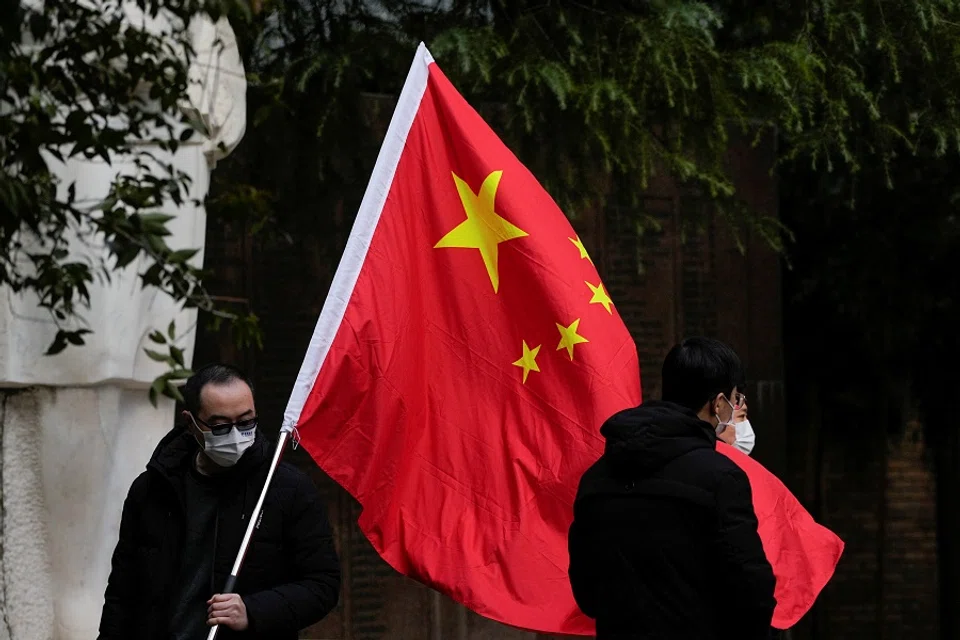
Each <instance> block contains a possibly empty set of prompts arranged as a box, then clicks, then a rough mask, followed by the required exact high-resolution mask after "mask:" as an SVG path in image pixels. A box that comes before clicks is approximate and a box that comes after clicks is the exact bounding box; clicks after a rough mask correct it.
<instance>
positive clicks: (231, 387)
mask: <svg viewBox="0 0 960 640" xmlns="http://www.w3.org/2000/svg"><path fill="white" fill-rule="evenodd" d="M182 393H183V397H184V407H185V411H184V412H183V421H184V428H175V429H174V430H173V431H171V432H170V433H169V434H167V436H165V437H164V438H163V440H161V441H160V444H159V445H158V446H157V448H156V450H155V451H154V454H153V456H152V458H151V460H150V462H149V464H148V465H147V469H146V471H144V472H143V473H142V474H141V475H140V476H139V477H138V478H137V479H136V480H135V481H134V483H133V485H132V486H131V488H130V492H129V494H128V496H127V499H126V502H125V503H124V506H123V515H122V517H121V522H120V539H119V541H118V543H117V547H116V550H115V551H114V555H113V566H112V571H111V573H110V579H109V581H108V584H107V589H106V593H105V597H104V606H103V613H102V616H101V621H100V636H99V637H100V639H101V640H115V639H116V640H119V639H121V638H122V639H124V640H129V639H130V638H137V639H138V640H161V639H163V640H203V639H204V638H206V637H207V634H208V632H209V630H210V627H211V626H212V625H215V624H219V625H220V630H219V632H218V635H217V637H218V638H222V639H223V640H229V639H230V638H249V639H251V640H252V639H262V640H266V639H268V638H269V639H279V640H294V639H295V638H297V633H298V631H299V630H301V629H303V628H306V627H308V626H310V625H312V624H314V623H316V622H318V621H320V620H321V619H322V618H323V617H324V616H326V615H327V614H328V613H329V612H330V611H331V610H332V609H333V608H334V607H335V606H336V604H337V601H338V599H339V592H340V564H339V560H338V558H337V553H336V551H335V549H334V544H333V537H332V535H331V532H330V525H329V522H328V519H327V514H326V510H325V508H324V506H323V503H322V501H321V499H320V496H319V494H318V492H317V490H316V488H315V486H314V485H313V483H312V481H311V480H310V479H309V478H308V477H307V476H306V475H304V474H303V473H301V472H300V471H298V470H296V469H295V468H294V467H293V466H291V465H289V464H287V463H281V464H280V466H279V467H278V468H277V471H276V473H275V475H274V477H273V482H272V484H271V488H270V491H269V492H268V494H267V498H266V501H265V502H264V508H263V511H262V513H261V515H260V518H259V520H258V523H257V529H256V530H255V532H254V534H253V538H252V542H251V545H250V547H249V549H248V551H247V555H246V558H245V560H244V564H243V568H242V569H241V571H240V574H239V576H238V579H237V583H236V588H235V593H226V594H221V593H219V591H220V589H222V588H223V585H224V583H225V581H226V579H227V576H228V575H229V573H230V570H231V568H232V565H233V562H234V560H235V558H236V554H237V552H238V551H239V549H240V542H241V540H242V538H243V535H244V532H245V531H246V528H247V524H248V523H249V521H250V517H251V515H252V513H253V510H254V508H255V505H256V502H257V499H258V498H259V496H260V492H261V490H262V488H263V484H264V481H265V479H266V475H267V472H268V470H269V467H270V462H271V456H272V449H273V447H272V445H271V444H270V443H269V442H268V441H267V440H266V438H265V437H264V436H263V435H262V434H261V433H260V430H259V429H258V425H257V412H256V406H255V404H254V399H253V391H252V387H251V384H250V382H249V380H248V379H247V378H246V376H244V374H243V373H242V372H240V371H239V370H238V369H236V368H234V367H231V366H229V365H223V364H214V365H208V366H206V367H204V368H202V369H200V370H198V371H197V372H196V373H195V374H194V375H193V376H192V377H191V378H190V379H189V380H187V382H186V384H185V385H184V386H183V389H182Z"/></svg>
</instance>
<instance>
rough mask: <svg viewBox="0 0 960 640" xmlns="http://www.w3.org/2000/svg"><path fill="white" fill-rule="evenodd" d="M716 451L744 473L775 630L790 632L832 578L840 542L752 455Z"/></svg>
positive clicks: (721, 447) (719, 445)
mask: <svg viewBox="0 0 960 640" xmlns="http://www.w3.org/2000/svg"><path fill="white" fill-rule="evenodd" d="M717 450H718V451H719V452H720V453H722V454H723V455H725V456H727V457H728V458H730V459H731V460H733V461H734V462H735V463H736V464H737V466H739V467H740V468H741V469H743V471H744V472H745V473H746V474H747V478H748V479H749V480H750V488H751V490H752V492H753V509H754V511H756V513H757V521H758V522H759V523H760V526H759V532H760V539H761V540H762V541H763V551H764V553H765V554H766V556H767V560H769V561H770V564H771V566H773V573H774V576H775V577H776V579H777V587H776V593H775V594H774V596H775V597H776V599H777V608H776V610H774V612H773V626H774V627H776V628H777V629H789V628H790V627H792V626H793V625H795V624H796V623H797V622H799V621H800V618H802V617H803V616H804V615H805V614H806V613H807V611H809V610H810V607H812V606H813V603H814V601H815V600H816V599H817V596H818V595H820V591H821V590H822V589H823V588H824V587H825V586H826V584H827V582H829V581H830V578H832V577H833V572H834V569H836V567H837V563H838V562H839V561H840V555H841V554H842V553H843V541H842V540H841V539H840V538H838V537H837V536H836V535H835V534H834V533H833V532H832V531H830V530H829V529H827V528H826V527H824V526H822V525H820V524H817V523H816V521H814V519H813V516H811V515H810V513H809V512H808V511H807V510H806V509H804V508H803V505H801V504H800V502H799V501H798V500H797V498H796V497H795V496H794V495H793V494H792V493H790V490H789V489H787V488H786V487H785V486H784V484H783V483H782V482H780V480H779V479H778V478H777V477H776V476H775V475H773V474H772V473H770V472H769V471H767V470H766V469H765V468H764V467H763V465H762V464H760V463H759V462H757V461H756V460H754V459H753V458H751V457H750V456H748V455H746V454H744V453H742V452H740V451H738V450H737V449H735V448H733V447H731V446H730V445H728V444H725V443H723V442H718V443H717Z"/></svg>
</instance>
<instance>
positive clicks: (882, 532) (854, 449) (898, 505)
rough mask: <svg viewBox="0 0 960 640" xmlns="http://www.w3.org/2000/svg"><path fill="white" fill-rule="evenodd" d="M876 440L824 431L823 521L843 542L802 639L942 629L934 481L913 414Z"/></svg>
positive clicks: (917, 634)
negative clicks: (853, 438) (833, 572)
mask: <svg viewBox="0 0 960 640" xmlns="http://www.w3.org/2000/svg"><path fill="white" fill-rule="evenodd" d="M827 420H829V418H827ZM869 422H870V421H869V420H865V421H864V428H869ZM878 430H879V431H880V432H881V433H882V429H878ZM873 442H874V444H871V440H870V439H869V438H864V439H863V441H862V442H859V443H857V442H855V441H853V442H851V440H850V439H849V438H848V437H843V436H839V437H838V436H830V435H826V436H825V438H824V445H823V446H824V451H823V457H822V467H821V471H820V478H819V481H820V485H821V486H820V493H821V498H820V503H821V504H820V506H821V514H822V515H821V521H822V522H823V523H824V524H826V525H827V526H829V527H830V528H831V529H833V530H834V531H835V532H836V533H837V534H838V535H839V536H840V537H841V538H843V540H844V541H845V542H846V545H847V546H846V549H845V552H844V556H843V558H842V559H841V562H840V565H839V566H838V568H837V573H836V575H835V577H834V579H833V581H832V582H831V583H830V584H829V585H828V586H827V588H826V589H825V590H824V592H823V594H822V596H821V598H820V601H819V603H818V606H817V609H816V613H815V614H814V615H812V616H809V618H810V619H808V620H805V621H804V623H803V624H802V625H801V628H800V629H798V633H797V634H796V636H795V637H796V638H798V639H799V638H818V639H829V640H846V639H848V638H849V639H859V638H876V639H878V640H899V639H900V638H905V639H917V640H920V639H924V640H925V639H927V638H931V639H932V638H937V637H939V636H938V634H939V625H938V621H937V618H938V609H937V607H938V601H937V541H936V505H935V488H934V482H933V475H932V473H931V470H930V466H929V464H928V456H927V452H926V450H925V447H924V442H923V437H922V429H921V427H920V425H919V423H917V422H916V421H911V422H908V424H907V425H906V427H905V429H904V432H903V434H900V435H896V436H891V437H889V438H887V439H886V440H884V438H883V437H880V438H876V437H874V439H873Z"/></svg>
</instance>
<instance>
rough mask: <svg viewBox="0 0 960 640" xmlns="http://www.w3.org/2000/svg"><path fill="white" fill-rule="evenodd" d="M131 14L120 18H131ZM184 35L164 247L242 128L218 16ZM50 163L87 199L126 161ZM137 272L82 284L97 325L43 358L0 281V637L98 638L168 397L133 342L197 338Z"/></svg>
mask: <svg viewBox="0 0 960 640" xmlns="http://www.w3.org/2000/svg"><path fill="white" fill-rule="evenodd" d="M134 12H135V8H131V9H129V10H128V17H130V19H131V20H132V21H133V20H139V19H140V18H141V16H137V15H135V14H134ZM151 28H162V24H161V25H160V26H159V27H157V26H156V25H151ZM190 35H191V38H192V43H193V48H194V51H195V52H196V58H195V60H194V62H193V64H192V65H191V68H190V76H191V79H192V80H193V81H194V82H193V84H192V85H191V88H190V92H189V95H188V100H187V101H186V102H185V103H184V109H186V110H189V111H190V113H191V115H192V116H193V117H196V118H198V119H199V120H200V121H202V122H203V123H204V125H205V127H206V129H207V132H208V133H209V137H202V136H194V138H193V139H192V140H191V141H190V142H189V143H187V144H185V145H183V146H182V147H180V149H179V150H178V151H177V153H176V154H173V155H171V154H166V153H165V152H162V151H160V150H159V149H156V150H154V153H157V154H159V155H160V157H161V158H163V159H164V160H165V161H168V162H172V163H173V164H174V166H176V167H177V168H178V169H180V170H181V171H184V172H186V173H187V174H188V175H189V176H190V177H191V179H192V185H191V189H190V194H189V199H188V200H187V202H186V203H185V204H184V205H183V206H181V207H179V209H177V208H175V207H173V206H172V205H171V207H170V208H169V209H168V211H169V212H171V213H173V212H175V213H176V214H177V215H176V219H175V220H174V221H172V222H171V224H170V225H169V227H170V229H171V231H172V232H173V235H172V237H170V238H169V239H168V244H170V246H171V247H173V248H175V249H177V248H202V247H203V245H204V234H205V229H206V214H205V212H204V209H203V206H202V204H199V205H198V204H196V203H197V202H199V203H202V202H203V199H204V197H205V195H206V193H207V189H208V187H209V178H210V171H211V170H212V169H213V167H214V166H215V164H216V162H217V160H219V159H221V158H223V157H225V156H226V155H227V154H228V153H229V152H230V151H232V150H233V149H234V148H235V147H236V145H237V144H238V143H239V142H240V139H241V138H242V137H243V134H244V130H245V125H246V80H245V74H244V69H243V64H242V62H241V60H240V54H239V51H238V49H237V45H236V39H235V36H234V33H233V30H232V29H231V27H230V25H229V23H228V22H227V21H226V20H225V19H221V20H220V21H218V22H217V23H213V22H212V21H210V20H209V19H206V18H197V19H195V20H194V21H193V22H192V23H191V25H190ZM51 169H52V170H53V171H55V173H56V174H57V175H58V176H59V177H60V179H61V181H62V183H63V185H62V186H63V188H64V189H65V188H66V187H67V185H69V184H70V183H75V184H76V189H77V196H78V198H84V199H85V200H86V201H88V202H96V201H99V200H101V199H102V198H103V197H104V195H105V194H106V193H107V190H108V189H109V187H110V184H111V183H112V182H113V180H114V178H115V177H116V176H117V175H119V174H121V173H123V172H125V171H131V170H132V165H131V164H130V163H129V162H124V161H123V160H122V159H120V160H119V161H117V162H114V163H112V164H111V165H107V164H106V163H103V162H101V161H87V160H70V161H68V162H67V163H65V164H60V163H56V162H55V161H52V160H51ZM75 245H76V246H74V247H73V248H74V249H75V250H76V251H78V252H79V251H94V252H95V251H98V249H97V248H96V247H90V246H88V245H82V244H80V243H75ZM196 259H197V260H201V259H202V253H201V254H199V255H198V256H197V258H196ZM142 271H143V265H142V264H136V263H135V264H132V265H130V266H129V267H128V268H127V269H126V270H125V271H124V272H122V273H120V274H117V275H116V277H114V279H113V281H112V282H111V283H109V284H98V285H97V286H94V287H92V288H91V291H90V294H91V308H90V309H89V310H88V311H84V317H85V321H86V324H87V326H89V328H90V329H92V330H93V331H94V333H93V334H91V335H88V336H87V338H89V339H88V340H87V345H86V346H84V347H79V348H78V347H71V348H68V349H67V350H66V351H64V352H63V353H61V354H59V355H57V356H44V355H43V353H44V351H45V350H46V348H47V346H48V345H49V344H50V342H51V340H52V339H53V337H54V335H55V333H56V328H55V327H54V326H53V325H52V323H51V322H50V319H49V317H48V316H47V315H45V313H44V312H43V311H42V310H40V309H38V308H37V306H36V299H35V298H32V297H30V296H18V295H15V294H13V293H12V292H11V291H9V290H7V289H0V394H2V395H0V403H2V404H0V430H2V431H0V447H2V450H0V451H2V455H0V464H2V470H0V481H2V485H0V487H2V493H0V499H2V510H0V514H2V522H0V533H2V545H0V549H2V554H0V581H2V584H0V640H6V638H13V639H14V640H34V639H36V640H51V639H53V640H90V639H91V638H95V637H96V636H97V627H98V625H99V620H100V611H101V607H102V604H103V591H104V588H105V586H106V580H107V576H108V575H109V571H110V557H111V554H112V552H113V547H114V545H115V544H116V541H117V536H118V531H119V525H120V511H121V507H122V505H123V500H124V498H125V496H126V492H127V489H128V488H129V486H130V483H131V482H132V481H133V479H134V478H135V477H136V475H137V474H139V473H140V472H141V471H142V470H143V469H144V467H145V465H146V463H147V461H148V460H149V457H150V454H151V453H152V452H153V449H154V447H155V446H156V444H157V442H158V441H159V440H160V438H161V437H162V436H163V435H164V434H165V433H166V432H167V431H168V430H169V429H170V427H171V426H172V425H173V421H174V404H173V402H172V401H169V400H166V399H161V401H160V403H159V406H158V407H156V408H154V407H153V406H152V405H151V404H150V402H149V399H148V396H147V392H146V390H147V389H148V388H149V386H150V384H151V382H152V380H153V379H154V378H155V377H156V376H157V375H158V374H160V373H162V372H163V367H164V365H162V364H159V363H156V362H154V361H152V360H150V359H149V358H148V357H147V356H145V354H144V353H143V348H144V347H145V346H148V345H147V335H148V333H149V332H150V331H151V330H152V329H155V328H161V329H162V328H165V327H166V326H167V325H168V324H169V323H170V321H171V320H175V321H176V324H177V327H178V333H179V334H180V336H179V340H178V344H179V346H180V347H181V348H183V349H184V350H185V353H186V357H187V358H190V357H191V355H192V352H193V342H194V336H195V331H194V328H195V324H196V311H194V310H182V309H180V308H179V305H177V304H175V303H174V302H173V301H172V300H171V299H169V298H168V297H166V296H165V295H163V294H161V293H159V292H157V291H156V290H152V289H146V290H145V289H143V288H142V286H141V284H140V280H139V277H138V275H137V274H138V273H140V272H142ZM188 361H189V360H188Z"/></svg>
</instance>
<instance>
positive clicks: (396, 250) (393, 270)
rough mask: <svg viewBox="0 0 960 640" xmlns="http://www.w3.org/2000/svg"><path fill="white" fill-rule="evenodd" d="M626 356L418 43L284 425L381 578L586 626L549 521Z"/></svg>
mask: <svg viewBox="0 0 960 640" xmlns="http://www.w3.org/2000/svg"><path fill="white" fill-rule="evenodd" d="M640 401H641V394H640V372H639V365H638V362H637V353H636V347H635V345H634V342H633V340H632V339H631V337H630V334H629V333H628V331H627V329H626V327H625V325H624V323H623V322H622V320H621V319H620V317H619V315H618V313H617V309H616V307H615V306H614V305H613V304H612V302H611V300H610V298H609V296H608V294H607V291H606V289H605V288H604V285H603V283H602V282H601V281H600V277H599V275H598V273H597V269H596V268H595V267H594V265H593V263H592V261H591V259H590V256H589V255H588V254H587V252H586V250H585V249H584V247H583V244H582V243H581V242H580V239H579V238H578V237H577V235H576V234H575V233H574V231H573V229H572V228H571V226H570V224H569V223H568V222H567V220H566V218H565V217H564V215H563V213H562V212H561V211H560V210H559V208H558V207H557V205H556V204H555V203H554V202H553V200H552V199H551V198H550V196H549V195H548V194H547V193H546V192H545V191H544V190H543V188H542V187H541V186H540V185H539V184H538V183H537V181H536V179H535V178H534V177H533V175H531V173H530V172H529V171H528V170H527V169H526V168H525V167H524V166H523V165H522V164H521V163H520V162H519V161H518V160H517V158H516V157H514V155H513V154H512V153H511V152H510V151H509V150H508V149H507V148H506V146H504V144H503V143H502V142H501V141H500V140H499V139H498V138H497V136H496V135H495V134H494V133H493V131H492V130H491V129H490V128H489V127H488V126H487V124H486V123H484V121H483V120H482V119H481V118H480V116H479V115H478V114H477V113H476V112H475V111H474V110H473V109H472V108H471V107H470V106H469V105H468V104H467V103H466V101H465V100H464V99H463V98H462V97H461V96H460V95H459V94H458V93H457V91H456V90H455V89H454V88H453V86H452V85H451V84H450V82H449V81H448V80H447V78H446V77H445V76H444V75H443V73H442V72H441V71H440V69H439V68H437V65H436V64H434V62H433V59H432V58H431V56H430V54H429V52H427V50H426V48H425V47H424V46H423V45H420V48H419V50H418V52H417V56H416V59H415V60H414V64H413V66H412V68H411V70H410V73H409V75H408V77H407V81H406V83H405V85H404V88H403V91H402V92H401V95H400V99H399V102H398V104H397V107H396V111H395V113H394V115H393V119H392V121H391V123H390V127H389V129H388V131H387V135H386V139H385V140H384V143H383V147H382V149H381V151H380V155H379V157H378V159H377V163H376V166H375V168H374V171H373V175H372V177H371V180H370V184H369V186H368V187H367V191H366V194H365V195H364V199H363V202H362V204H361V206H360V211H359V213H358V216H357V220H356V223H355V225H354V228H353V231H352V233H351V236H350V239H349V241H348V243H347V247H346V250H345V252H344V256H343V259H342V261H341V264H340V267H339V269H338V271H337V274H336V276H335V278H334V282H333V284H332V286H331V290H330V293H329V295H328V298H327V301H326V303H325V305H324V308H323V311H322V313H321V315H320V319H319V321H318V323H317V327H316V330H315V332H314V336H313V339H312V340H311V343H310V346H309V348H308V351H307V355H306V357H305V360H304V363H303V366H302V368H301V371H300V375H299V377H298V379H297V383H296V385H295V386H294V390H293V393H292V395H291V398H290V403H289V405H288V407H287V412H286V414H285V416H284V428H286V429H290V428H292V427H294V426H296V427H297V428H298V431H299V433H300V436H301V442H302V444H303V446H304V447H305V448H306V449H307V451H308V452H309V453H310V454H311V456H312V457H313V458H314V460H315V461H316V462H317V464H318V465H319V466H320V467H321V468H322V469H323V470H324V471H325V472H326V473H327V474H329V475H330V476H331V477H332V478H333V479H334V480H336V481H337V482H338V483H340V484H341V485H342V486H343V487H344V488H345V489H346V490H347V491H349V492H350V493H351V494H352V495H353V496H354V497H355V498H356V499H357V500H358V501H359V502H360V504H361V505H362V507H363V512H362V514H361V516H360V521H359V525H360V528H361V529H362V531H363V532H364V534H365V535H366V536H367V537H368V538H369V539H370V541H371V543H372V544H373V546H374V548H375V549H376V550H377V551H378V552H379V553H380V555H381V556H382V557H383V558H384V559H385V560H386V561H387V562H388V563H390V565H392V566H393V567H394V568H395V569H396V570H397V571H399V572H400V573H403V574H405V575H408V576H411V577H413V578H416V579H417V580H419V581H421V582H423V583H425V584H427V585H429V586H431V587H434V588H436V589H438V590H439V591H442V592H444V593H446V594H448V595H449V596H451V597H452V598H453V599H454V600H456V601H458V602H460V603H462V604H464V605H466V606H468V607H469V608H471V609H473V610H474V611H476V612H477V613H479V614H481V615H483V616H486V617H488V618H491V619H494V620H498V621H500V622H504V623H507V624H510V625H513V626H517V627H522V628H527V629H532V630H537V631H542V632H547V633H563V634H577V635H590V634H592V633H593V628H594V627H593V623H592V621H591V620H589V619H588V618H586V617H585V616H584V615H583V614H582V613H580V611H579V610H578V609H577V606H576V604H575V602H574V599H573V594H572V591H571V588H570V584H569V580H568V576H567V568H568V565H569V558H568V555H567V543H566V538H567V530H568V528H569V525H570V522H571V520H572V517H573V501H574V497H575V494H576V489H577V484H578V482H579V479H580V476H581V475H582V474H583V472H584V471H585V470H586V469H587V468H588V467H589V466H590V465H591V464H593V463H594V462H595V461H596V459H597V458H598V457H599V455H600V454H601V453H602V451H603V441H602V439H601V436H600V434H599V428H600V425H601V424H602V423H603V421H604V420H605V419H606V418H608V417H609V416H610V415H612V414H614V413H615V412H617V411H619V410H621V409H623V408H626V407H630V406H636V405H637V404H639V403H640Z"/></svg>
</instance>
